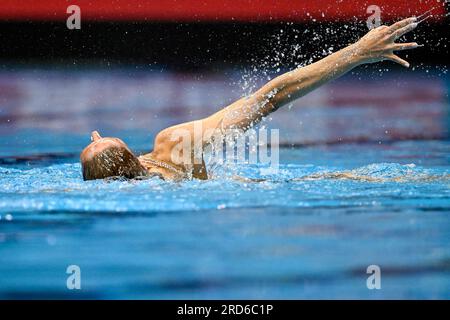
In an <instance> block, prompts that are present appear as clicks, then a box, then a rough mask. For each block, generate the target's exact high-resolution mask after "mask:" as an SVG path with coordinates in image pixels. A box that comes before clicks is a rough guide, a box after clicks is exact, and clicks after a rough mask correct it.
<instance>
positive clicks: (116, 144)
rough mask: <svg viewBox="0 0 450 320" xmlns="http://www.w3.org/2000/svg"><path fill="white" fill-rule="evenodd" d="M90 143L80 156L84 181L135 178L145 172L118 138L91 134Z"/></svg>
mask: <svg viewBox="0 0 450 320" xmlns="http://www.w3.org/2000/svg"><path fill="white" fill-rule="evenodd" d="M91 140H92V143H91V144H89V145H88V146H87V147H86V148H85V149H84V150H83V152H81V155H80V161H81V166H82V171H83V179H84V180H95V179H104V178H108V177H125V178H129V179H132V178H136V177H139V176H144V175H146V173H147V171H146V169H145V168H144V167H143V166H142V164H141V163H140V161H139V160H138V158H137V157H136V156H135V155H134V154H133V152H131V150H130V149H129V148H128V147H127V145H126V144H125V143H124V142H123V141H122V140H120V139H118V138H102V137H101V136H100V134H99V133H98V132H97V131H93V132H92V134H91Z"/></svg>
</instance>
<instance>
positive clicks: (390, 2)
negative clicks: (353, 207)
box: [0, 0, 449, 161]
mask: <svg viewBox="0 0 450 320" xmlns="http://www.w3.org/2000/svg"><path fill="white" fill-rule="evenodd" d="M70 5H77V6H78V7H79V8H80V13H81V28H80V29H69V28H68V27H67V23H66V20H67V19H68V18H69V17H70V16H71V14H72V13H71V12H70V11H69V13H67V8H68V7H69V6H70ZM371 5H376V6H378V7H379V9H380V18H381V22H382V23H383V24H390V23H392V22H393V21H396V20H399V19H401V18H404V17H409V16H412V15H420V14H421V13H424V12H426V11H427V10H430V9H433V11H432V13H433V16H432V17H431V18H430V19H428V20H427V21H425V22H424V23H423V24H421V25H420V27H419V28H418V29H417V30H416V31H415V32H414V34H411V35H408V36H407V39H402V40H408V41H417V42H418V43H421V44H424V45H425V47H424V48H421V49H418V50H415V51H414V52H407V53H402V54H401V56H402V57H404V58H406V59H407V60H409V61H410V62H411V66H412V67H411V68H410V69H409V70H403V69H401V67H398V66H396V65H394V64H393V63H391V62H385V63H381V64H375V65H370V66H364V67H360V68H358V69H355V70H354V72H352V73H351V74H349V75H347V76H345V77H344V78H342V79H341V80H338V81H335V82H333V83H331V84H329V85H327V86H324V87H322V88H320V89H319V90H317V91H315V92H313V93H311V94H310V95H308V96H306V97H304V98H302V99H300V100H298V101H297V102H295V103H294V105H293V106H292V108H285V109H283V110H280V111H278V112H277V113H276V114H274V115H273V117H271V118H270V119H267V121H266V122H265V125H267V126H269V127H273V128H281V129H282V130H281V132H280V134H281V143H282V144H284V145H307V144H322V143H326V144H332V143H341V142H364V141H370V142H378V141H380V142H382V141H392V140H404V139H443V138H446V137H448V108H447V101H448V83H449V82H448V81H447V78H448V70H447V63H448V61H449V60H448V37H449V32H448V30H449V27H448V17H447V13H448V8H447V7H448V5H446V4H445V3H444V1H437V0H429V1H428V0H409V1H402V0H376V1H372V0H371V1H365V0H356V1H355V0H323V1H301V0H298V1H292V0H277V1H275V0H273V1H272V0H266V1H258V0H165V1H137V0H127V1H124V0H96V1H89V0H79V1H64V0H59V1H57V0H41V1H39V2H36V1H30V0H24V1H20V2H18V1H14V0H3V1H1V3H0V37H1V46H0V66H1V68H0V134H1V138H0V155H1V156H2V157H3V158H5V159H6V158H7V157H13V158H14V157H15V158H17V157H21V156H32V155H36V154H40V155H43V154H55V153H58V154H61V153H69V154H76V153H78V152H79V151H80V150H81V148H82V147H83V146H84V145H85V144H86V143H87V142H88V141H89V140H88V139H89V132H90V131H91V130H94V129H98V130H100V131H101V132H102V133H103V134H105V135H119V136H121V137H122V138H124V140H125V141H127V142H128V143H130V144H131V145H132V147H133V148H135V149H138V150H139V151H145V150H148V149H149V148H151V145H152V143H153V137H154V135H155V134H156V133H157V132H158V131H159V130H161V129H163V128H164V127H166V126H169V125H173V124H176V123H179V122H183V121H188V120H193V119H197V118H200V117H204V116H207V115H209V114H211V113H213V112H215V111H216V110H218V109H220V108H222V107H224V106H226V105H227V104H229V103H231V102H233V101H234V100H235V99H237V98H239V97H241V96H243V95H246V94H249V93H251V92H252V91H253V90H254V89H255V88H257V87H258V86H259V85H261V84H263V83H264V82H266V81H268V80H270V79H271V78H273V77H275V76H276V75H278V74H280V73H282V72H285V71H288V70H290V69H292V68H295V67H298V66H302V65H306V64H309V63H311V62H313V61H316V60H318V59H320V58H322V57H323V56H325V55H328V54H330V53H331V52H334V51H336V50H339V49H340V48H342V47H344V46H346V45H347V44H349V43H351V42H354V41H355V40H357V39H358V38H359V37H361V36H362V35H364V34H365V33H366V32H367V30H368V27H367V22H366V21H367V20H368V17H369V16H371V15H372V13H370V12H369V13H368V11H367V8H368V7H369V6H371ZM4 161H6V160H4Z"/></svg>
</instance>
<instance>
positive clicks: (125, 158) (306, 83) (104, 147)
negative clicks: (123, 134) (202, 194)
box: [80, 17, 420, 180]
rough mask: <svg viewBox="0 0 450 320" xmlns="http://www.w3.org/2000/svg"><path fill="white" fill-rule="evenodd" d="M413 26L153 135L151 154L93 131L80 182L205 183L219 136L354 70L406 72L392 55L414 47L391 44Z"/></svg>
mask: <svg viewBox="0 0 450 320" xmlns="http://www.w3.org/2000/svg"><path fill="white" fill-rule="evenodd" d="M418 23H419V21H418V19H417V18H416V17H412V18H408V19H404V20H402V21H399V22H397V23H395V24H393V25H392V26H389V27H388V26H380V27H378V28H375V29H373V30H371V31H370V32H368V33H367V34H366V35H365V36H364V37H362V38H361V39H360V40H359V41H357V42H356V43H354V44H352V45H349V46H348V47H346V48H344V49H342V50H340V51H338V52H335V53H333V54H331V55H329V56H327V57H325V58H324V59H322V60H319V61H317V62H315V63H313V64H310V65H308V66H306V67H302V68H298V69H295V70H292V71H290V72H287V73H285V74H283V75H280V76H278V77H276V78H275V79H273V80H271V81H269V82H268V83H267V84H265V85H264V86H263V87H262V88H260V89H259V90H257V91H256V92H255V93H253V94H252V95H250V96H248V97H244V98H241V99H239V100H238V101H236V102H234V103H232V104H231V105H229V106H228V107H226V108H224V109H222V110H220V111H218V112H216V113H214V114H213V115H211V116H209V117H207V118H205V119H201V120H196V121H191V122H187V123H182V124H179V125H176V126H173V127H169V128H166V129H164V130H162V131H161V132H159V133H158V134H157V135H156V138H155V142H154V150H153V151H152V152H150V153H148V154H145V155H143V156H140V157H136V156H135V155H134V154H133V152H131V150H130V149H129V148H128V147H127V145H126V144H125V143H124V142H123V141H121V140H120V139H117V138H102V137H101V136H100V135H99V133H98V132H97V131H94V132H93V133H92V135H91V139H92V143H91V144H89V145H88V146H87V147H86V148H85V149H84V150H83V152H82V153H81V156H80V160H81V165H82V170H83V178H84V180H93V179H103V178H107V177H117V176H119V177H125V178H137V177H140V176H153V175H156V176H159V177H161V178H163V179H169V180H179V179H184V178H197V179H207V178H208V174H207V171H206V166H205V163H204V161H203V153H204V151H205V149H206V147H207V146H208V145H210V144H212V143H213V142H217V141H219V142H221V141H223V139H225V136H226V134H225V132H227V131H229V130H240V131H246V130H248V129H249V128H251V127H252V126H254V125H255V124H257V123H258V122H259V121H261V119H262V118H263V117H265V116H267V115H269V114H270V113H272V112H274V111H275V110H277V109H278V108H280V107H282V106H284V105H286V104H288V103H290V102H292V101H294V100H295V99H298V98H300V97H302V96H304V95H306V94H307V93H309V92H311V91H312V90H314V89H316V88H318V87H320V86H321V85H323V84H325V83H327V82H328V81H331V80H333V79H336V78H338V77H340V76H342V75H343V74H345V73H347V72H349V71H350V70H352V69H353V68H355V67H357V66H359V65H362V64H366V63H373V62H379V61H383V60H391V61H393V62H396V63H398V64H400V65H402V66H404V67H409V63H408V62H407V61H405V60H403V59H402V58H400V57H398V56H397V55H396V54H395V53H394V52H395V51H401V50H407V49H414V48H417V47H420V45H418V44H417V43H415V42H413V43H396V42H395V41H396V40H397V39H398V38H400V37H401V36H403V35H404V34H406V33H408V32H410V31H412V30H413V29H415V28H416V27H417V25H418Z"/></svg>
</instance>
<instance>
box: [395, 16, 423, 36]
mask: <svg viewBox="0 0 450 320" xmlns="http://www.w3.org/2000/svg"><path fill="white" fill-rule="evenodd" d="M414 22H417V18H416V17H412V18H406V19H403V20H400V21H398V22H396V23H394V24H393V25H392V26H390V27H389V29H390V31H391V32H394V31H396V30H398V29H400V28H403V27H406V26H407V25H409V24H411V23H414Z"/></svg>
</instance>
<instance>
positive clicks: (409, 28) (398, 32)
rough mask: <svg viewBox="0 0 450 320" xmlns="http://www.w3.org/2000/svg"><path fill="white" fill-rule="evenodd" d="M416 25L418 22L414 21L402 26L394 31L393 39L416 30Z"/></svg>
mask: <svg viewBox="0 0 450 320" xmlns="http://www.w3.org/2000/svg"><path fill="white" fill-rule="evenodd" d="M416 27H417V23H416V22H413V23H410V24H408V25H406V26H404V27H401V28H400V29H397V30H395V31H394V32H392V35H391V39H393V40H395V39H398V38H400V37H401V36H403V35H404V34H406V33H408V32H410V31H412V30H414V29H415V28H416Z"/></svg>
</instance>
